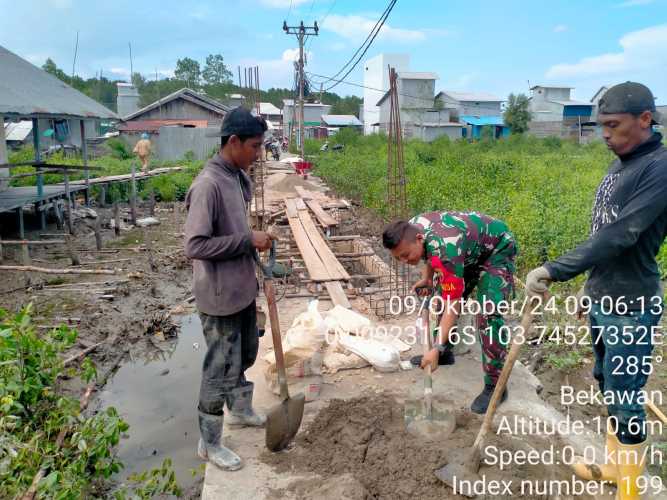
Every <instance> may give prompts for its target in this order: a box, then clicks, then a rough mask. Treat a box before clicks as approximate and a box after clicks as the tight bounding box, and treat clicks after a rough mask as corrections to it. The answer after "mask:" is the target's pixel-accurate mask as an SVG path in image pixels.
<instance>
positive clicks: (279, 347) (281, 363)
mask: <svg viewBox="0 0 667 500" xmlns="http://www.w3.org/2000/svg"><path fill="white" fill-rule="evenodd" d="M264 296H265V297H266V303H267V305H268V306H269V320H270V321H271V337H272V340H273V352H274V354H275V356H276V370H277V372H278V384H279V385H280V399H282V400H283V401H286V400H287V399H289V391H288V390H287V373H286V372H285V355H284V354H283V343H282V338H281V336H280V319H279V318H278V306H277V305H276V289H275V287H274V286H273V280H272V279H270V278H266V277H265V278H264Z"/></svg>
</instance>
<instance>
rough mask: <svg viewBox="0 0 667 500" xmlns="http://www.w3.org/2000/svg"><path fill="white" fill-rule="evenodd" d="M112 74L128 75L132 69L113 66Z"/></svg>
mask: <svg viewBox="0 0 667 500" xmlns="http://www.w3.org/2000/svg"><path fill="white" fill-rule="evenodd" d="M109 71H110V72H111V74H113V75H121V76H122V75H127V76H130V70H129V68H111V69H110V70H109Z"/></svg>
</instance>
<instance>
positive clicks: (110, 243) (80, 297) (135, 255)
mask: <svg viewBox="0 0 667 500" xmlns="http://www.w3.org/2000/svg"><path fill="white" fill-rule="evenodd" d="M94 210H95V211H96V212H97V214H98V216H99V217H101V226H102V230H101V233H102V239H103V249H102V251H97V250H96V245H95V237H94V234H93V227H94V225H95V219H92V218H77V219H75V227H74V229H75V231H74V232H75V237H74V245H73V246H74V248H75V250H76V254H77V256H78V258H79V260H80V265H79V266H72V260H71V258H70V256H69V254H68V251H67V249H66V247H65V246H63V245H59V244H54V245H40V246H31V247H30V264H31V265H33V266H38V267H46V268H54V269H112V270H114V271H115V274H114V275H91V274H82V275H74V274H64V275H61V276H58V275H52V274H40V273H21V272H6V273H3V280H2V283H1V284H0V307H2V308H3V309H6V310H7V311H10V312H13V311H17V310H18V309H20V308H21V307H24V306H26V305H27V304H29V303H31V304H32V306H33V313H32V317H33V323H34V324H35V325H36V327H37V328H39V329H47V328H48V327H50V326H57V325H59V324H61V323H68V324H70V326H72V327H75V328H77V330H78V332H79V337H78V339H79V340H78V342H77V345H76V346H74V347H73V348H72V350H71V351H72V352H71V354H76V352H77V351H79V350H82V349H84V348H86V347H89V346H91V345H93V344H95V343H97V342H103V343H102V344H101V345H100V346H98V347H97V348H96V349H95V350H94V351H93V352H92V353H90V354H89V356H90V357H91V358H92V360H93V361H94V362H95V363H96V364H97V365H98V369H100V370H101V371H102V372H104V371H105V369H106V367H107V365H110V364H111V363H113V362H114V361H115V360H117V358H118V357H119V356H120V355H122V353H123V352H129V353H130V355H133V356H135V357H142V356H144V355H148V356H150V351H151V350H155V345H156V344H157V343H160V342H163V341H165V340H168V338H169V337H170V336H171V335H173V334H175V333H176V332H175V331H174V324H173V322H172V321H171V318H172V316H173V314H176V313H177V312H179V309H185V306H182V307H181V306H180V305H181V304H183V303H184V301H185V299H187V297H189V296H190V295H191V292H190V290H191V286H190V283H191V274H192V271H191V266H190V263H189V261H188V259H186V258H185V256H184V254H183V243H182V239H183V238H182V236H181V233H182V226H183V221H184V218H185V214H184V213H183V211H182V205H181V204H178V203H177V204H162V205H158V207H157V208H156V211H155V217H157V218H158V219H159V221H160V224H159V225H156V226H151V227H147V228H134V229H125V228H124V229H123V230H122V231H121V234H120V236H118V237H116V235H115V233H114V230H113V229H112V228H110V227H109V221H110V220H111V219H112V217H113V212H112V210H111V209H107V208H98V207H96V208H94ZM126 210H127V209H126ZM147 210H148V209H147V208H144V207H139V210H138V211H139V214H140V215H139V217H142V216H143V213H144V211H147ZM27 223H28V224H31V223H33V224H34V223H35V221H31V220H30V219H28V221H27ZM121 227H123V226H121ZM41 233H51V234H55V233H57V231H56V230H55V228H53V227H49V228H48V229H47V230H46V231H40V230H38V229H36V228H34V227H30V226H29V227H28V231H27V235H26V236H27V238H28V239H47V238H46V237H43V236H40V234H41ZM20 261H21V258H20V249H19V247H7V248H5V264H18V263H19V262H20ZM3 292H4V293H3ZM102 295H107V297H106V298H105V297H103V296H102ZM174 308H177V309H176V310H175V311H172V310H173V309H174ZM170 311H172V314H169V313H170Z"/></svg>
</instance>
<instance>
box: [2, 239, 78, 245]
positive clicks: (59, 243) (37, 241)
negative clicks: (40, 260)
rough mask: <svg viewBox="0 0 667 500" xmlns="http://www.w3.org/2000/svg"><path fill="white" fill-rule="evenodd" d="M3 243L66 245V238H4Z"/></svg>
mask: <svg viewBox="0 0 667 500" xmlns="http://www.w3.org/2000/svg"><path fill="white" fill-rule="evenodd" d="M2 244H3V245H64V244H65V240H48V241H41V240H2Z"/></svg>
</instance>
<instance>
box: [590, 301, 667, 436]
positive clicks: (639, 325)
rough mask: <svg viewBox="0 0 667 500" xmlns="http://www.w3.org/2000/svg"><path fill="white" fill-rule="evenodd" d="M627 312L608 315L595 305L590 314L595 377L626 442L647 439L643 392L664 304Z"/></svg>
mask: <svg viewBox="0 0 667 500" xmlns="http://www.w3.org/2000/svg"><path fill="white" fill-rule="evenodd" d="M647 309H655V310H656V311H655V312H652V311H651V310H647V311H643V312H642V311H634V312H633V313H628V314H625V315H617V314H605V313H604V312H603V311H602V309H601V307H600V305H599V304H593V305H592V308H591V312H590V315H589V319H590V324H591V341H592V343H593V352H594V353H595V366H594V367H593V376H594V377H595V379H596V380H597V381H598V384H599V386H600V391H602V393H603V394H605V396H607V395H609V396H610V398H608V399H610V400H611V401H609V402H611V404H609V405H608V406H607V411H608V412H609V417H610V422H611V423H612V429H614V430H615V431H616V435H617V437H618V440H619V441H620V442H621V443H622V444H637V443H641V442H643V441H644V439H646V426H645V421H646V412H645V410H644V406H643V404H642V399H641V397H640V396H641V394H642V391H643V389H644V385H646V381H647V380H648V376H649V374H650V373H651V369H652V364H653V363H655V361H654V360H653V359H652V356H651V353H652V351H653V342H652V340H653V339H652V336H653V335H652V334H653V332H654V331H655V332H656V333H658V332H659V330H657V328H656V327H657V325H658V324H659V322H660V317H661V316H662V305H660V307H657V306H655V307H647Z"/></svg>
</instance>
